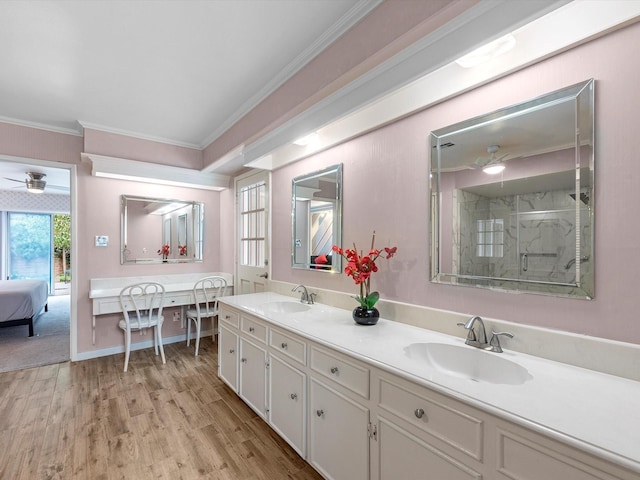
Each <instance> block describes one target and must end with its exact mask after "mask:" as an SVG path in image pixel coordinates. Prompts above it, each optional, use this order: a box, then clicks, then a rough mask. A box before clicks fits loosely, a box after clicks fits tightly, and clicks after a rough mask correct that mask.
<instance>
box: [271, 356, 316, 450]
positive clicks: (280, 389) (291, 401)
mask: <svg viewBox="0 0 640 480" xmlns="http://www.w3.org/2000/svg"><path fill="white" fill-rule="evenodd" d="M306 387H307V376H306V375H305V374H304V373H302V372H300V371H299V370H297V369H295V368H293V367H292V366H290V365H289V364H287V363H286V362H284V361H282V360H280V359H279V358H278V357H276V356H273V355H272V356H271V357H270V360H269V424H270V425H271V427H272V428H273V429H274V430H275V431H276V432H278V433H279V434H280V436H281V437H283V438H284V439H285V440H286V441H287V442H289V444H290V445H291V446H292V447H293V448H294V449H295V450H296V451H297V452H298V453H299V454H300V455H301V456H302V457H304V456H305V454H306V451H305V450H306V449H305V446H306V445H305V443H306V442H305V437H306V428H305V424H306V415H305V411H306V408H305V406H306V399H307V396H306V394H305V392H306Z"/></svg>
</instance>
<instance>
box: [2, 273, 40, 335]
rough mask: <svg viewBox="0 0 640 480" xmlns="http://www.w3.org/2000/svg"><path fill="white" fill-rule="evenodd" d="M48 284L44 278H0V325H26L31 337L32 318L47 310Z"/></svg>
mask: <svg viewBox="0 0 640 480" xmlns="http://www.w3.org/2000/svg"><path fill="white" fill-rule="evenodd" d="M48 298H49V285H48V284H47V282H45V281H44V280H0V327H13V326H16V325H28V326H29V336H30V337H33V320H34V319H35V318H36V316H37V315H38V314H39V313H40V311H41V310H42V309H43V308H44V311H45V312H46V311H48V305H47V300H48Z"/></svg>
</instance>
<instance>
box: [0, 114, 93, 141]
mask: <svg viewBox="0 0 640 480" xmlns="http://www.w3.org/2000/svg"><path fill="white" fill-rule="evenodd" d="M0 122H2V123H8V124H10V125H17V126H19V127H27V128H35V129H37V130H46V131H48V132H54V133H62V134H65V135H73V136H75V137H81V136H82V131H81V130H80V129H74V128H64V127H57V126H55V125H47V124H44V123H38V122H28V121H25V120H19V119H17V118H11V117H3V116H1V115H0Z"/></svg>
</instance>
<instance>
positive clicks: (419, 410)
mask: <svg viewBox="0 0 640 480" xmlns="http://www.w3.org/2000/svg"><path fill="white" fill-rule="evenodd" d="M413 413H414V414H415V415H416V417H418V418H422V417H423V416H424V410H423V409H422V408H416V411H415V412H413Z"/></svg>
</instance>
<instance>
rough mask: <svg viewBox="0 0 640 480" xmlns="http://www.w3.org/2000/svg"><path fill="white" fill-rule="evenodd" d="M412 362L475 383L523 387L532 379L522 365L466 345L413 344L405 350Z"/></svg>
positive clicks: (497, 354) (498, 354)
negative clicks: (420, 363)
mask: <svg viewBox="0 0 640 480" xmlns="http://www.w3.org/2000/svg"><path fill="white" fill-rule="evenodd" d="M404 350H405V354H406V355H407V356H408V357H409V358H411V359H412V360H417V361H420V362H424V363H426V364H427V365H429V366H430V367H433V368H434V369H436V370H439V371H440V372H442V373H446V374H448V375H452V376H455V377H461V378H466V379H468V380H471V381H475V382H485V383H496V384H508V385H520V384H522V383H524V382H526V381H527V380H531V379H532V378H533V377H532V376H531V374H530V373H529V371H528V370H527V369H526V368H524V367H523V366H521V365H518V364H517V363H514V362H512V361H511V360H507V359H506V358H503V357H501V356H500V355H501V354H500V353H492V352H485V351H484V350H480V349H478V348H475V347H471V346H467V345H464V346H463V345H450V344H446V343H412V344H411V345H408V346H407V347H405V349H404Z"/></svg>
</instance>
